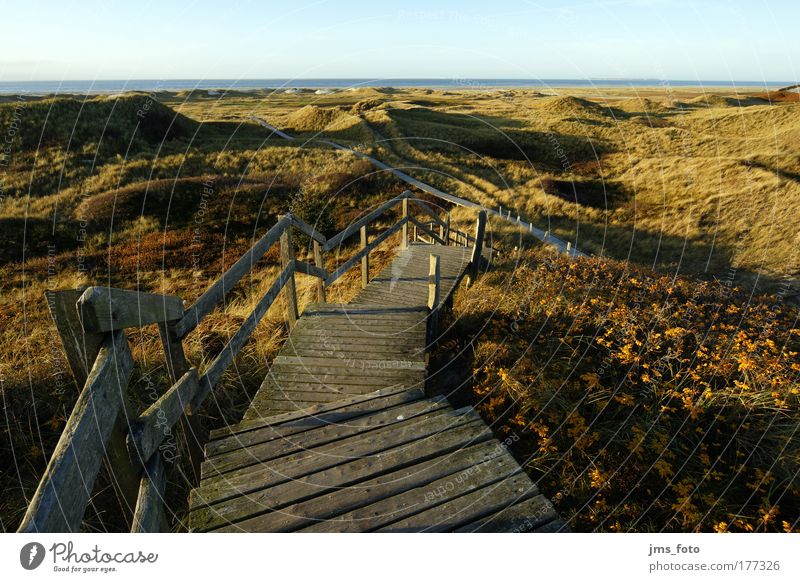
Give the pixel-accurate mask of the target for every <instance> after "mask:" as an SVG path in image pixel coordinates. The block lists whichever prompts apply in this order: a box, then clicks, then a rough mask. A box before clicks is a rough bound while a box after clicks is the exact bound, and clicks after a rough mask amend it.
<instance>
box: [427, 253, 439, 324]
mask: <svg viewBox="0 0 800 582" xmlns="http://www.w3.org/2000/svg"><path fill="white" fill-rule="evenodd" d="M440 285H441V271H440V268H439V255H434V254H432V253H431V255H430V268H429V270H428V309H430V315H429V316H428V318H429V319H428V334H429V336H428V337H429V338H431V339H433V338H434V337H436V334H437V333H438V328H439V287H440Z"/></svg>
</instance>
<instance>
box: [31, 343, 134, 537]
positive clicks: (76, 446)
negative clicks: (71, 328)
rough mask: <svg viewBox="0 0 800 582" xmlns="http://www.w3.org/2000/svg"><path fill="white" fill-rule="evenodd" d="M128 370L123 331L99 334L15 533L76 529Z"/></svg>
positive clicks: (114, 419) (117, 414) (130, 367)
mask: <svg viewBox="0 0 800 582" xmlns="http://www.w3.org/2000/svg"><path fill="white" fill-rule="evenodd" d="M132 370H133V359H132V357H131V352H130V347H129V346H128V340H127V339H126V338H125V333H124V332H123V331H114V332H110V333H107V334H105V337H104V338H103V344H102V345H101V348H100V351H99V353H98V355H97V359H96V360H95V363H94V366H92V370H91V372H90V373H89V376H88V378H87V379H86V383H85V384H84V386H83V389H82V390H81V393H80V396H78V400H77V402H76V403H75V408H73V409H72V413H71V414H70V416H69V419H68V420H67V425H66V426H65V427H64V431H63V432H62V433H61V437H60V438H59V439H58V444H57V445H56V448H55V450H54V451H53V455H52V456H51V457H50V461H49V462H48V463H47V469H46V470H45V473H44V476H42V479H41V481H39V485H38V487H37V488H36V493H35V494H34V496H33V499H32V500H31V503H30V505H29V506H28V510H27V512H26V513H25V517H24V518H23V520H22V523H21V524H20V526H19V530H18V531H19V532H25V533H37V532H41V533H44V532H51V533H55V532H77V531H78V530H79V528H80V523H81V520H82V519H83V514H84V512H85V511H86V506H87V504H88V502H89V500H90V499H91V496H92V489H93V488H94V483H95V480H96V478H97V473H98V471H99V470H100V465H101V461H102V459H103V452H104V451H106V450H107V446H108V444H109V439H110V437H111V432H112V430H113V428H114V425H115V424H116V423H117V422H118V420H119V417H120V411H121V409H122V408H123V407H124V394H125V389H126V387H127V385H128V380H129V379H130V376H131V372H132Z"/></svg>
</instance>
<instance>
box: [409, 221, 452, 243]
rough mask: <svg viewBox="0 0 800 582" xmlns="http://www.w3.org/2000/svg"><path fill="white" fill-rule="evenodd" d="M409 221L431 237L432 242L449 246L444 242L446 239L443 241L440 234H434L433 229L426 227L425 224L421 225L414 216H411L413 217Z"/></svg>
mask: <svg viewBox="0 0 800 582" xmlns="http://www.w3.org/2000/svg"><path fill="white" fill-rule="evenodd" d="M409 220H410V221H411V223H412V224H414V225H415V226H416V227H417V228H419V229H420V230H421V231H422V232H424V233H425V234H427V235H428V236H429V237H431V240H432V241H434V242H436V243H439V244H440V245H442V246H447V245H446V242H445V240H444V239H443V238H442V237H441V236H439V235H438V234H436V232H434V231H433V230H432V229H430V228H429V227H428V226H426V225H425V224H423V223H421V222H420V221H419V220H417V219H416V218H414V217H413V216H411V217H410V218H409Z"/></svg>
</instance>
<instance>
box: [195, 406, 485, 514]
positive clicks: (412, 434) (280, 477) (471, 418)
mask: <svg viewBox="0 0 800 582" xmlns="http://www.w3.org/2000/svg"><path fill="white" fill-rule="evenodd" d="M474 423H481V424H483V423H482V421H480V418H479V417H478V416H477V414H476V413H475V412H474V411H473V410H472V409H470V408H465V409H460V410H456V411H445V412H439V413H437V414H434V415H432V416H430V418H428V417H427V416H422V417H416V418H413V419H411V420H407V421H405V422H402V423H400V424H398V425H393V426H389V427H386V428H379V429H376V430H374V431H373V432H372V433H371V435H370V438H369V439H363V438H360V437H358V436H355V437H350V438H346V439H343V440H340V441H337V442H335V443H330V444H328V445H324V446H321V447H318V448H317V449H315V451H314V454H313V455H309V454H308V453H305V452H300V453H295V454H293V455H289V456H287V457H284V458H282V459H281V460H280V461H277V462H274V463H270V464H269V465H254V466H248V467H244V468H243V469H241V470H238V471H231V472H229V473H226V474H225V475H224V476H220V477H210V478H208V479H206V480H204V481H203V482H202V484H201V485H200V487H199V489H197V490H195V491H198V492H199V493H201V494H202V498H203V499H204V500H205V502H206V503H211V502H215V503H216V502H222V501H225V500H226V499H231V498H234V497H237V496H246V495H248V494H250V493H252V492H255V491H259V490H263V489H268V488H269V487H272V486H274V485H278V484H279V483H283V482H285V481H288V480H292V479H297V478H299V477H302V476H303V475H308V474H310V473H316V472H318V471H322V470H324V469H327V468H329V467H333V466H335V465H340V464H342V463H344V462H346V461H347V460H350V459H354V458H362V457H363V458H369V457H372V456H374V455H376V454H378V453H381V452H382V451H385V450H388V449H391V448H394V447H398V446H401V445H405V444H407V443H410V442H413V441H415V440H420V439H425V438H428V437H431V436H434V435H436V437H437V438H438V437H439V436H441V434H440V433H442V432H444V431H446V430H449V429H453V428H455V427H457V426H462V425H465V424H474ZM483 426H484V427H485V425H483ZM434 440H435V439H434Z"/></svg>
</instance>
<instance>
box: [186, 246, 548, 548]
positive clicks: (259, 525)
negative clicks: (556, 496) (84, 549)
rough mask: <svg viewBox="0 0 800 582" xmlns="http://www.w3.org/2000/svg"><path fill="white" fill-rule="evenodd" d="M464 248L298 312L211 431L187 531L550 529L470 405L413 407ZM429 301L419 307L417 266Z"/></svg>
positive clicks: (423, 249) (437, 251)
mask: <svg viewBox="0 0 800 582" xmlns="http://www.w3.org/2000/svg"><path fill="white" fill-rule="evenodd" d="M470 253H471V249H470V248H465V247H444V246H441V245H436V244H433V245H431V244H414V245H411V246H410V247H409V248H407V249H404V250H401V251H400V253H399V254H398V256H397V257H396V258H395V259H394V260H393V261H392V263H391V264H390V265H389V266H387V267H386V269H384V271H383V272H382V273H381V274H380V275H379V276H378V277H376V278H375V279H373V280H372V281H371V282H370V283H369V284H368V285H367V286H366V287H365V288H364V289H363V290H362V291H361V292H360V293H359V294H358V296H357V297H356V298H355V299H354V300H353V301H352V302H351V303H350V304H346V305H342V304H327V303H325V304H315V305H313V306H311V307H310V308H308V309H306V311H305V312H304V313H303V316H302V317H301V318H300V319H299V320H298V322H297V325H296V326H295V327H294V329H293V331H292V333H291V335H290V337H289V339H288V341H287V342H286V344H285V346H284V348H283V349H282V350H281V352H280V354H279V355H278V357H277V358H276V359H275V361H274V363H273V365H272V368H271V369H270V372H269V374H268V375H267V378H266V379H265V381H264V384H263V385H262V387H261V389H260V390H259V392H258V394H257V395H256V397H255V398H254V400H253V403H252V405H251V407H250V409H249V410H248V412H247V414H246V416H245V418H244V420H243V421H242V422H241V423H239V424H238V425H234V426H230V427H226V428H225V429H222V430H219V431H216V432H213V433H212V434H211V435H210V441H209V443H208V444H207V445H206V448H205V452H206V460H205V462H204V463H203V466H202V472H201V482H200V485H199V487H197V488H196V489H194V490H193V491H192V494H191V497H190V506H191V513H190V518H189V525H190V528H191V530H192V531H260V532H283V531H326V532H334V531H335V532H340V531H341V532H344V531H346V532H364V531H395V532H397V531H539V530H542V531H556V530H558V529H559V528H561V527H563V523H561V522H560V521H559V520H558V516H557V515H556V513H555V511H554V509H553V507H552V505H551V504H550V502H549V501H548V500H547V499H546V498H545V497H543V496H542V495H541V494H540V493H539V491H538V489H537V488H536V486H535V485H534V484H533V483H532V482H531V480H530V478H529V477H528V476H527V475H526V474H525V473H524V472H523V471H522V469H521V468H520V466H519V465H518V464H517V463H516V461H515V460H514V459H513V458H512V457H511V455H510V454H509V452H508V451H507V450H506V448H505V447H504V446H503V445H502V444H501V443H500V442H499V441H497V440H496V439H495V438H494V437H493V436H492V432H491V430H490V429H489V428H488V427H487V426H486V424H485V423H484V422H483V421H482V420H481V418H480V417H479V416H478V414H477V413H475V412H474V411H473V410H472V409H471V408H464V409H460V410H454V409H453V408H452V407H451V406H450V405H449V404H448V402H447V400H446V399H445V398H444V397H441V396H440V397H434V398H426V397H425V378H426V375H427V374H426V357H425V352H426V347H427V345H428V341H429V340H430V339H432V337H431V332H432V329H433V327H434V326H432V325H431V322H430V314H431V313H435V312H438V310H439V309H441V308H442V306H443V305H444V304H445V303H446V302H447V301H448V299H449V298H450V296H451V294H452V292H453V291H454V290H455V288H456V286H457V285H458V283H459V281H460V280H461V279H462V277H463V276H464V274H465V273H466V271H467V268H468V267H469V265H470V256H471V255H470ZM431 255H434V256H436V257H438V264H439V274H440V277H439V279H440V283H439V289H438V290H439V292H438V293H437V294H435V295H437V296H436V297H435V303H434V304H430V299H431V297H430V296H431V293H430V290H429V277H430V273H429V265H430V264H431V262H432V261H431V259H430V257H431Z"/></svg>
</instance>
